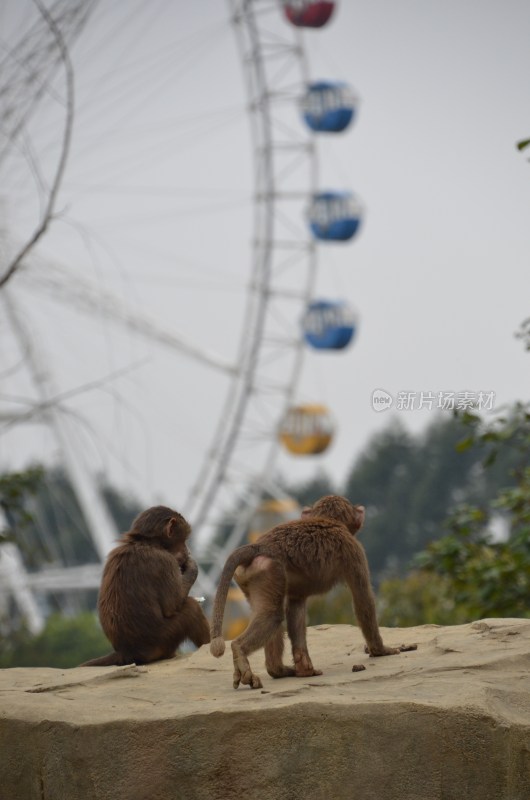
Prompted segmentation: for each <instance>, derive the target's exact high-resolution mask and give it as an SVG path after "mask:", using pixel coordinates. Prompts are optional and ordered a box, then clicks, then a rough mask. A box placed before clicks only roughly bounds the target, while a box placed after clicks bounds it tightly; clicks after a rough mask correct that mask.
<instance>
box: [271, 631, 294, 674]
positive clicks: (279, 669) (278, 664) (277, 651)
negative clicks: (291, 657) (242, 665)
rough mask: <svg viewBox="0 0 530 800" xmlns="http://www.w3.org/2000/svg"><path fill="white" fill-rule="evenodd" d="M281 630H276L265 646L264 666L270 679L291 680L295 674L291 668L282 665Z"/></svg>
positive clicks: (282, 643)
mask: <svg viewBox="0 0 530 800" xmlns="http://www.w3.org/2000/svg"><path fill="white" fill-rule="evenodd" d="M283 645H284V642H283V629H282V628H278V630H277V631H276V633H274V634H273V635H272V636H271V638H270V639H269V641H268V642H267V644H266V645H265V666H266V667H267V672H268V673H269V675H270V676H271V678H293V677H294V676H295V675H296V672H295V670H294V668H293V667H286V666H285V664H284V663H283Z"/></svg>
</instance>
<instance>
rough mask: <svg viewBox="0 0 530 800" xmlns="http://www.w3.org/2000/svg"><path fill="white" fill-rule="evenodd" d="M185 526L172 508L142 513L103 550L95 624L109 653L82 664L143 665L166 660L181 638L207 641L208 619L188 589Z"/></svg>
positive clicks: (191, 576)
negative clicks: (106, 641) (104, 559)
mask: <svg viewBox="0 0 530 800" xmlns="http://www.w3.org/2000/svg"><path fill="white" fill-rule="evenodd" d="M190 533H191V528H190V526H189V525H188V523H187V522H186V520H185V519H184V517H183V516H181V514H179V513H178V511H173V510H172V509H171V508H166V506H154V507H153V508H148V509H147V511H143V512H142V513H141V514H140V515H139V516H138V517H136V519H135V520H134V522H133V524H132V528H131V530H130V531H128V532H127V533H124V534H123V536H122V538H121V543H120V544H119V545H118V546H117V547H115V548H114V550H112V551H111V552H110V553H109V556H108V558H107V562H106V564H105V568H104V570H103V577H102V580H101V588H100V591H99V598H98V611H99V618H100V621H101V627H102V628H103V631H104V632H105V635H106V636H107V638H108V639H109V640H110V642H111V643H112V646H113V647H114V652H112V653H109V654H108V655H106V656H102V657H101V658H94V659H92V660H91V661H87V662H85V663H84V664H82V665H81V666H83V667H99V666H110V665H112V664H120V665H123V664H130V663H131V662H133V661H134V662H136V663H137V664H148V663H149V662H151V661H158V660H159V659H162V658H171V657H172V656H174V655H175V652H176V650H177V647H178V646H179V645H180V644H182V642H183V641H184V640H185V639H191V641H192V642H193V644H194V645H196V646H197V647H200V646H201V645H203V644H206V643H207V642H209V641H210V632H209V628H208V621H207V619H206V617H205V616H204V613H203V611H202V609H201V607H200V605H199V603H198V602H197V600H195V599H194V598H193V597H188V593H189V591H190V589H191V587H192V586H193V584H194V582H195V580H196V578H197V573H198V567H197V564H196V563H195V561H194V560H193V559H192V557H191V555H190V552H189V550H188V548H187V545H186V540H187V538H188V536H189V535H190Z"/></svg>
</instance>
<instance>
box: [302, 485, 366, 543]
mask: <svg viewBox="0 0 530 800" xmlns="http://www.w3.org/2000/svg"><path fill="white" fill-rule="evenodd" d="M364 514H365V509H364V506H358V505H355V506H354V505H353V504H352V503H350V501H349V500H347V499H346V498H345V497H340V496H339V495H337V494H328V495H326V497H321V498H320V500H317V501H316V503H313V505H312V506H308V507H306V508H304V509H303V511H302V519H308V518H310V517H325V518H326V519H332V520H335V521H336V522H341V523H342V524H343V525H344V526H345V527H346V528H348V530H349V531H350V533H351V534H353V535H354V536H355V534H356V533H357V531H359V530H360V529H361V528H362V526H363V523H364Z"/></svg>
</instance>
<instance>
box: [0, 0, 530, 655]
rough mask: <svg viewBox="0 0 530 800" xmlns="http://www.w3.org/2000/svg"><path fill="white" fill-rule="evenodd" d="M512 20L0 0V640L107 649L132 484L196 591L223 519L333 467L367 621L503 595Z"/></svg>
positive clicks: (338, 605) (521, 374) (522, 598)
mask: <svg viewBox="0 0 530 800" xmlns="http://www.w3.org/2000/svg"><path fill="white" fill-rule="evenodd" d="M529 22H530V8H528V5H527V4H526V3H524V2H523V0H508V1H507V2H506V3H505V4H503V6H502V7H500V6H499V5H498V4H497V3H495V2H493V0H491V2H490V1H489V0H487V1H486V2H478V0H477V1H476V2H475V0H472V2H469V3H466V4H465V7H462V5H461V4H460V3H457V2H456V0H454V2H453V1H451V2H448V3H446V4H444V6H443V7H438V6H436V5H435V4H429V3H428V4H425V3H419V2H416V0H403V1H402V2H400V3H399V4H396V3H391V2H390V1H389V0H384V2H383V3H380V4H378V5H377V6H374V4H372V3H369V2H365V1H364V0H360V1H359V2H355V3H346V2H337V3H329V2H327V3H322V2H320V3H314V2H292V3H281V2H272V0H253V1H250V0H249V1H248V2H243V0H239V2H236V1H235V0H234V2H226V3H224V4H223V3H219V2H214V1H213V0H204V2H202V3H201V4H175V3H171V2H169V0H152V1H151V2H150V3H146V2H145V0H135V2H132V3H130V4H127V7H126V8H125V7H124V6H123V7H122V6H120V5H118V4H116V3H112V2H110V0H79V1H78V2H72V0H69V2H66V0H55V2H46V3H45V2H43V0H38V2H37V1H36V0H23V1H22V2H20V0H18V1H17V2H15V0H6V1H5V2H4V3H3V4H2V7H1V9H0V60H1V63H2V70H1V72H0V74H1V78H0V108H1V122H0V259H1V260H0V475H1V477H0V502H1V504H2V508H3V510H4V520H3V524H2V532H3V533H2V535H3V544H2V545H1V546H0V625H1V632H2V638H1V639H0V664H2V665H3V666H16V665H24V664H27V665H32V664H37V663H43V664H45V665H48V666H70V665H75V664H76V663H79V662H80V661H81V660H83V659H85V658H88V657H92V656H96V655H98V654H99V653H100V652H104V651H105V650H106V649H108V645H107V644H106V642H105V640H104V637H102V634H101V632H100V631H99V629H98V625H97V621H96V616H95V614H94V609H95V604H96V596H97V587H98V585H99V577H100V572H101V564H102V562H103V560H104V557H105V555H106V553H107V552H108V550H109V549H110V547H112V546H113V544H114V542H115V541H116V538H117V537H118V536H119V534H120V533H121V532H123V531H125V530H127V529H128V528H129V526H130V523H131V521H132V519H133V518H134V516H135V515H136V513H138V511H140V510H142V509H143V508H145V507H147V506H149V505H152V504H155V503H164V504H167V505H170V506H172V507H174V508H177V509H178V510H180V511H182V513H185V515H186V516H187V517H188V518H189V519H190V521H191V523H192V526H193V530H194V533H193V537H192V540H191V547H192V551H193V552H194V554H196V555H197V557H198V558H199V561H200V563H201V573H200V577H199V581H198V583H197V585H196V587H194V591H195V589H196V590H197V591H196V593H197V594H203V595H204V596H205V597H206V602H207V608H208V603H209V602H210V600H211V597H212V594H213V592H214V589H215V584H216V580H217V576H218V574H219V569H220V568H221V567H222V564H223V562H224V558H225V557H226V554H227V553H228V552H229V551H230V550H231V549H232V548H233V547H235V546H236V545H237V544H239V543H240V542H242V541H245V540H246V539H247V538H248V537H249V536H251V537H256V536H258V535H259V533H260V532H263V531H264V530H266V529H267V528H269V527H270V526H271V525H273V524H276V522H278V521H281V520H282V519H289V518H293V517H296V516H297V515H298V514H299V508H300V505H303V504H305V503H307V502H312V501H313V500H314V499H316V498H317V497H319V496H321V495H322V494H326V493H328V492H337V493H342V494H345V495H346V496H348V497H350V499H351V500H352V501H353V502H362V503H364V504H365V505H366V506H367V508H368V514H367V523H366V529H365V532H364V533H363V538H362V541H363V544H364V545H365V548H366V550H367V554H368V558H369V561H370V565H371V569H372V574H373V580H374V584H375V586H376V589H377V593H378V597H379V603H380V618H381V621H382V624H391V625H401V624H403V625H411V624H421V623H422V622H433V621H434V622H441V623H444V624H445V623H450V622H461V621H467V620H468V619H471V618H477V617H480V616H488V615H490V616H492V615H493V616H494V615H507V616H519V615H526V609H527V607H528V602H527V600H528V579H529V575H530V573H529V570H530V559H529V558H528V554H527V541H528V539H527V534H528V520H529V519H530V510H529V509H530V506H528V502H529V498H528V491H527V486H528V473H527V471H526V464H527V463H528V458H527V456H528V415H527V410H526V405H525V403H526V400H527V392H528V388H527V387H528V382H527V374H528V358H529V356H528V354H527V353H526V351H525V344H526V338H527V337H526V331H527V329H526V327H525V324H524V322H525V319H526V318H527V316H528V303H527V259H528V252H529V245H530V226H528V222H527V219H528V207H529V202H530V167H529V165H528V162H527V157H528V153H530V148H529V149H528V150H527V149H526V148H525V147H524V146H521V147H520V148H518V147H517V143H518V142H523V143H524V140H525V139H527V138H528V137H529V136H530V108H529V104H528V87H527V76H528V68H529V66H530V65H529V62H530V54H529V52H528V47H527V41H526V37H525V33H524V32H525V31H526V30H527V28H528V23H529ZM518 336H519V338H518ZM455 412H456V413H455ZM232 595H233V596H232V604H231V607H230V614H229V616H228V620H227V622H228V625H227V630H226V634H227V635H230V636H231V635H234V634H235V633H236V632H237V631H238V630H239V628H240V627H241V626H242V625H244V620H245V614H246V609H245V606H244V604H243V603H242V602H241V598H240V597H239V595H238V594H237V592H236V591H235V590H234V591H233V593H232ZM324 619H325V620H327V621H329V622H333V621H352V620H353V618H352V614H351V609H350V603H349V600H348V599H347V598H346V597H345V596H344V595H343V594H342V593H341V592H340V591H339V590H338V591H337V592H336V593H335V594H334V596H332V597H328V598H324V599H322V600H320V599H319V600H317V601H315V602H314V603H313V605H312V608H311V612H310V621H311V622H318V621H321V620H324ZM43 637H44V638H43ZM76 637H78V638H77V639H76ZM74 641H75V642H81V643H82V642H85V643H86V644H85V645H83V644H79V647H78V644H74ZM66 642H69V644H67V643H66ZM83 647H85V649H83ZM96 651H97V652H96ZM2 659H3V660H2Z"/></svg>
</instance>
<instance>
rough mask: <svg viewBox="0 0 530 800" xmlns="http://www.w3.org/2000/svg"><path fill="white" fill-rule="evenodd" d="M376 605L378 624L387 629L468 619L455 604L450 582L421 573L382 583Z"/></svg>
mask: <svg viewBox="0 0 530 800" xmlns="http://www.w3.org/2000/svg"><path fill="white" fill-rule="evenodd" d="M377 606H378V618H379V624H380V625H385V626H388V627H399V628H404V627H409V626H411V625H426V624H435V625H455V624H459V623H463V622H469V621H470V619H471V617H469V616H468V614H467V613H466V610H465V609H463V608H461V607H460V606H459V605H458V604H457V603H456V601H455V598H454V595H453V587H452V584H451V581H450V580H448V579H447V578H446V577H445V576H443V575H430V574H427V573H426V572H423V571H421V570H414V571H412V572H410V573H409V574H408V575H407V576H406V577H405V578H386V579H385V580H383V581H382V582H381V584H380V586H379V589H378V593H377Z"/></svg>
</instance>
